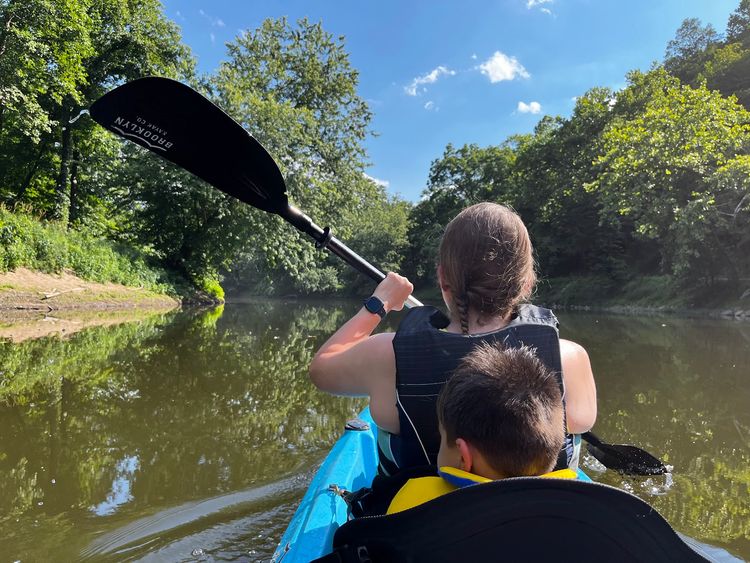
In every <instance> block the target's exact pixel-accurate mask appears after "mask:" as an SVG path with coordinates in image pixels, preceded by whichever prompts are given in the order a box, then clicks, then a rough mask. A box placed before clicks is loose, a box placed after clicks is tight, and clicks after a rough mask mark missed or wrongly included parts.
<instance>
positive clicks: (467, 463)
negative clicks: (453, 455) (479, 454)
mask: <svg viewBox="0 0 750 563" xmlns="http://www.w3.org/2000/svg"><path fill="white" fill-rule="evenodd" d="M456 447H457V448H458V453H459V454H461V467H459V469H463V470H464V471H468V472H471V469H472V467H474V458H473V456H472V453H471V448H470V447H469V444H467V443H466V440H464V439H463V438H457V439H456Z"/></svg>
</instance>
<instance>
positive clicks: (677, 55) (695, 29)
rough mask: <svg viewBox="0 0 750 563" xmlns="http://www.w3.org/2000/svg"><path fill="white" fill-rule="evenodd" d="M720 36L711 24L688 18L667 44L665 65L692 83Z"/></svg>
mask: <svg viewBox="0 0 750 563" xmlns="http://www.w3.org/2000/svg"><path fill="white" fill-rule="evenodd" d="M719 40H720V37H719V34H718V33H717V32H716V30H715V29H714V28H713V26H712V25H711V24H706V25H705V26H704V25H701V22H700V20H699V19H698V18H687V19H685V20H683V21H682V25H680V27H679V28H678V29H677V33H676V34H675V38H674V39H672V40H671V41H670V42H669V43H668V44H667V51H666V53H665V55H664V67H665V68H666V69H667V70H668V71H669V72H670V73H672V74H674V75H675V76H678V77H679V78H681V79H682V80H683V81H685V82H688V83H691V82H692V81H693V80H695V78H696V77H697V76H698V74H700V72H701V70H702V68H703V65H704V64H705V60H706V57H707V54H708V53H709V50H710V48H711V47H712V46H714V45H717V44H718V43H719Z"/></svg>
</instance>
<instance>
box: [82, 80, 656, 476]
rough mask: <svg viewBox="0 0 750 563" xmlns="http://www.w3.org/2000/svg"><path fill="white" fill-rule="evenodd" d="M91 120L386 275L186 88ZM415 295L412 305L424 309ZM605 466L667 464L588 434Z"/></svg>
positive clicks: (244, 135) (119, 104) (132, 97)
mask: <svg viewBox="0 0 750 563" xmlns="http://www.w3.org/2000/svg"><path fill="white" fill-rule="evenodd" d="M89 111H90V114H91V117H92V118H93V119H94V121H96V122H97V123H99V124H100V125H102V126H103V127H105V128H106V129H108V130H109V131H111V132H113V133H115V134H116V135H119V136H120V137H123V138H125V139H128V140H130V141H133V142H134V143H136V144H138V145H140V146H142V147H144V148H146V149H148V150H149V151H151V152H153V153H156V154H158V155H159V156H161V157H163V158H165V159H167V160H169V161H170V162H173V163H174V164H176V165H177V166H179V167H181V168H183V169H185V170H187V171H188V172H190V173H192V174H194V175H195V176H197V177H198V178H201V179H202V180H204V181H206V182H208V183H209V184H211V185H212V186H213V187H214V188H216V189H218V190H220V191H222V192H224V193H225V194H228V195H230V196H232V197H235V198H237V199H239V200H240V201H242V202H244V203H247V204H248V205H252V206H253V207H255V208H257V209H261V210H263V211H267V212H268V213H273V214H276V215H278V216H280V217H281V218H282V219H284V220H285V221H287V222H288V223H290V224H292V225H293V226H294V227H295V228H297V229H298V230H299V231H301V232H303V233H305V234H307V235H309V236H310V237H312V238H313V239H314V240H315V245H316V246H318V247H319V248H326V249H327V250H329V251H330V252H331V253H333V254H335V255H336V256H338V257H339V258H341V259H342V260H344V261H345V262H346V263H347V264H349V265H350V266H352V267H353V268H355V269H356V270H358V271H359V272H361V273H363V274H364V275H366V276H367V277H369V278H370V279H372V280H373V281H375V282H380V281H382V280H383V279H384V278H385V274H383V272H381V271H380V270H378V269H377V268H375V267H374V266H373V265H372V264H370V263H369V262H367V261H366V260H365V259H364V258H362V257H361V256H359V255H358V254H357V253H356V252H354V251H353V250H351V249H350V248H349V247H347V246H346V245H345V244H344V243H342V242H341V241H340V240H338V239H337V238H336V237H334V236H332V235H331V231H330V228H328V227H326V228H324V229H322V228H320V227H319V226H318V225H316V224H315V223H313V222H312V220H311V219H310V217H308V216H307V215H305V214H304V213H303V212H302V211H300V210H299V209H297V208H296V207H294V206H293V205H290V204H289V200H288V198H287V193H286V183H285V182H284V177H283V176H282V174H281V170H279V167H278V165H277V164H276V162H275V161H274V159H273V157H272V156H271V155H270V154H269V153H268V151H266V149H265V148H264V147H263V145H261V144H260V143H259V142H258V141H256V140H255V139H254V138H253V137H252V136H251V135H250V134H249V133H248V132H247V131H246V130H245V129H244V128H243V127H242V125H240V124H239V123H237V122H236V121H235V120H234V119H232V118H231V117H229V116H228V115H227V114H226V113H224V111H222V110H221V109H219V108H218V107H217V106H216V105H214V103H213V102H211V101H210V100H208V99H207V98H205V97H204V96H202V95H201V94H199V93H198V92H196V91H195V90H193V89H192V88H190V87H189V86H186V85H185V84H182V83H181V82H177V81H176V80H171V79H169V78H160V77H147V78H140V79H138V80H134V81H132V82H128V83H126V84H123V85H122V86H118V87H117V88H115V89H114V90H111V91H110V92H108V93H107V94H105V95H104V96H102V97H101V98H99V99H98V100H97V101H96V102H94V104H93V105H92V106H91V109H90V110H89ZM421 305H422V303H420V302H419V301H418V300H417V299H416V298H414V297H413V296H409V299H408V300H407V301H406V306H408V307H418V306H421ZM583 439H584V440H586V441H587V442H588V443H589V451H590V452H591V455H593V456H594V457H595V458H596V459H598V460H599V461H600V462H601V463H602V464H604V465H605V466H606V467H608V468H611V469H614V470H616V471H621V472H623V473H629V474H632V475H658V474H661V473H665V472H666V467H665V466H664V464H663V463H662V462H661V461H659V460H658V459H656V458H655V457H653V456H652V455H651V454H649V453H648V452H645V451H644V450H641V449H640V448H636V447H635V446H626V445H612V444H606V443H604V442H602V441H601V440H599V439H598V438H597V437H596V436H594V435H593V434H591V433H590V432H586V433H584V434H583Z"/></svg>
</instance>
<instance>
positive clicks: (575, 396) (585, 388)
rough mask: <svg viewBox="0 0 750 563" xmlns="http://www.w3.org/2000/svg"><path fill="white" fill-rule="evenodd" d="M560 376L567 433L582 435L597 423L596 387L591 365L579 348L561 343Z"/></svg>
mask: <svg viewBox="0 0 750 563" xmlns="http://www.w3.org/2000/svg"><path fill="white" fill-rule="evenodd" d="M560 357H561V359H562V375H563V380H564V381H565V416H566V419H567V422H568V431H570V432H571V433H573V434H582V433H583V432H587V431H588V430H590V429H591V427H592V426H594V422H596V383H595V382H594V374H593V372H592V371H591V362H590V361H589V355H588V353H586V350H585V349H584V348H583V346H581V345H580V344H576V343H575V342H572V341H570V340H563V339H562V338H561V339H560Z"/></svg>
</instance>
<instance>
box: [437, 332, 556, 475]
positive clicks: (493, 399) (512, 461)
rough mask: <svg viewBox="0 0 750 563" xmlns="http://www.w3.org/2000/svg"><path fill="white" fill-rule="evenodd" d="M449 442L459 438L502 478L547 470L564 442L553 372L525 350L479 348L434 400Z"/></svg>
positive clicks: (487, 346) (492, 347) (460, 366)
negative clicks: (473, 449) (476, 451)
mask: <svg viewBox="0 0 750 563" xmlns="http://www.w3.org/2000/svg"><path fill="white" fill-rule="evenodd" d="M437 415H438V420H439V421H440V424H441V425H442V426H443V429H444V431H445V434H446V438H447V439H448V441H449V442H451V443H453V442H455V440H456V439H457V438H463V439H464V440H466V441H467V442H468V443H470V444H471V445H473V446H474V447H476V448H477V450H478V451H479V452H481V454H482V455H483V456H484V458H485V460H486V461H487V463H488V464H489V465H490V466H491V467H492V468H493V469H494V470H495V471H496V472H497V473H498V474H500V475H501V476H503V477H518V476H523V475H541V474H543V473H546V472H548V471H551V470H552V468H553V467H554V465H555V462H556V461H557V456H558V454H559V453H560V449H561V448H562V446H563V443H564V440H565V431H564V428H563V426H564V417H563V403H562V394H561V391H560V386H559V384H558V382H557V378H556V377H555V375H554V373H553V372H551V371H550V370H549V369H547V367H545V365H544V364H543V363H542V361H541V360H540V359H539V358H537V357H536V355H535V354H534V351H533V349H531V348H528V347H521V348H508V349H503V348H502V345H501V344H500V343H499V342H498V343H495V344H489V343H482V344H479V345H478V346H477V347H476V348H474V350H473V351H472V352H470V353H469V354H468V355H467V356H466V357H465V358H464V360H463V362H462V363H461V364H460V365H459V367H458V368H457V369H456V370H455V371H454V373H453V375H452V376H451V378H450V379H449V380H448V382H447V383H446V384H445V386H444V387H443V390H442V391H441V393H440V396H439V397H438V402H437Z"/></svg>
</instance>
